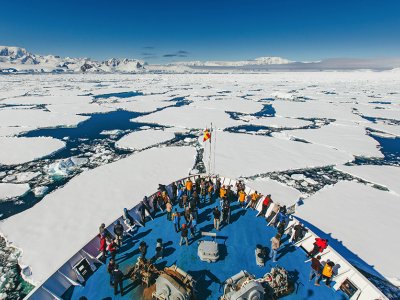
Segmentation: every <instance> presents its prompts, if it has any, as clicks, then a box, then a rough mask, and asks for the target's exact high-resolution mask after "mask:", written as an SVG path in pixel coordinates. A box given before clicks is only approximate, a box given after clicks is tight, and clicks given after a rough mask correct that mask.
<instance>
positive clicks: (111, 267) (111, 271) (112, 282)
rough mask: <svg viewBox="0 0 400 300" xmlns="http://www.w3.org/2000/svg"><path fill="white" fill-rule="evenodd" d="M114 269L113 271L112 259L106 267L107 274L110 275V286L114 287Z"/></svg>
mask: <svg viewBox="0 0 400 300" xmlns="http://www.w3.org/2000/svg"><path fill="white" fill-rule="evenodd" d="M114 269H115V260H114V259H113V258H111V259H110V262H109V263H108V265H107V272H108V274H110V285H111V286H114Z"/></svg>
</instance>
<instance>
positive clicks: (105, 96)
mask: <svg viewBox="0 0 400 300" xmlns="http://www.w3.org/2000/svg"><path fill="white" fill-rule="evenodd" d="M141 95H143V93H142V92H137V91H132V92H121V93H109V94H100V95H96V96H93V98H94V99H108V98H111V97H117V98H129V97H135V96H141Z"/></svg>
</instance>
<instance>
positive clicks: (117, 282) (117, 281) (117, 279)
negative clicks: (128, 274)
mask: <svg viewBox="0 0 400 300" xmlns="http://www.w3.org/2000/svg"><path fill="white" fill-rule="evenodd" d="M113 275H114V295H118V286H119V289H120V290H121V296H123V295H124V285H123V281H124V273H122V271H121V270H120V269H119V266H118V264H115V268H114V271H113Z"/></svg>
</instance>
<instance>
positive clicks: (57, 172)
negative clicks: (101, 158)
mask: <svg viewBox="0 0 400 300" xmlns="http://www.w3.org/2000/svg"><path fill="white" fill-rule="evenodd" d="M88 161H89V160H88V159H87V158H85V157H83V158H82V157H69V158H67V159H63V160H60V161H58V162H55V163H53V164H51V165H49V166H48V167H47V172H48V173H49V175H51V176H60V177H67V176H68V175H69V174H71V172H73V171H74V170H76V169H77V168H79V167H80V166H82V165H84V164H86V163H87V162H88Z"/></svg>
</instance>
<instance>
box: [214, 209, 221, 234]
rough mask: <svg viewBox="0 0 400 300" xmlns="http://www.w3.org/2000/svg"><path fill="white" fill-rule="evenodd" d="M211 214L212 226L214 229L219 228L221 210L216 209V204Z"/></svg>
mask: <svg viewBox="0 0 400 300" xmlns="http://www.w3.org/2000/svg"><path fill="white" fill-rule="evenodd" d="M213 215H214V228H215V229H216V230H219V224H220V219H221V212H220V211H219V209H218V206H216V207H215V208H214V210H213Z"/></svg>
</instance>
